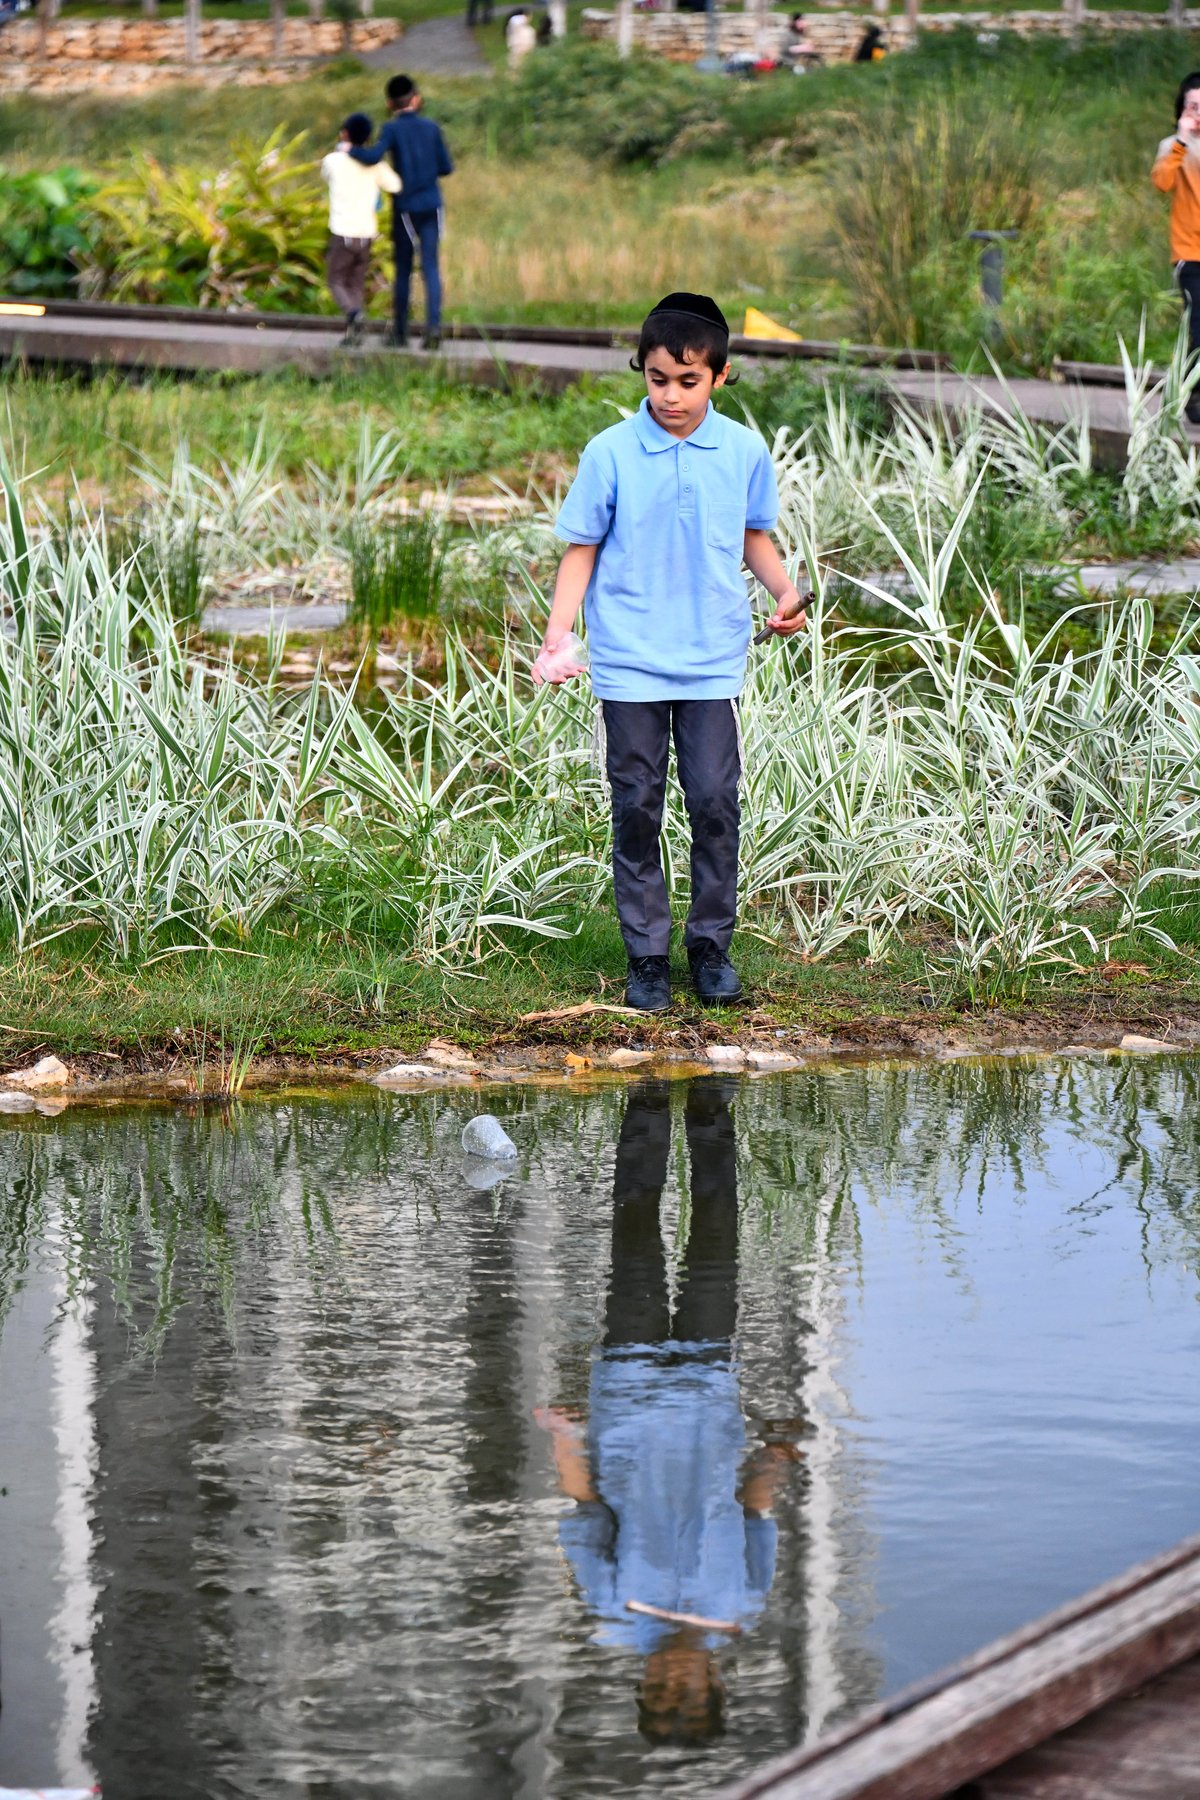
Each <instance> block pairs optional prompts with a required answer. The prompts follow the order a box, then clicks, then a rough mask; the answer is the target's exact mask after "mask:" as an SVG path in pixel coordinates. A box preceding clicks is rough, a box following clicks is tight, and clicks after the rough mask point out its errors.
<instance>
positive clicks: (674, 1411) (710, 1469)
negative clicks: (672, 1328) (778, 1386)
mask: <svg viewBox="0 0 1200 1800" xmlns="http://www.w3.org/2000/svg"><path fill="white" fill-rule="evenodd" d="M688 1348H689V1349H692V1350H694V1349H695V1348H696V1347H695V1346H688ZM681 1349H682V1347H681V1346H680V1345H678V1344H667V1345H663V1346H661V1347H660V1348H658V1349H652V1348H650V1347H649V1346H647V1345H640V1344H639V1345H636V1346H633V1347H632V1348H631V1349H627V1350H621V1351H615V1352H614V1351H611V1350H609V1351H606V1352H605V1353H604V1355H603V1356H601V1357H600V1359H599V1360H598V1361H597V1362H596V1363H595V1365H594V1366H593V1369H592V1383H591V1418H590V1422H589V1433H588V1437H589V1448H590V1451H591V1467H592V1477H593V1481H594V1484H595V1487H596V1492H597V1493H598V1495H599V1496H600V1498H599V1501H598V1502H592V1503H591V1504H588V1505H584V1506H578V1507H576V1509H575V1511H574V1512H573V1513H570V1514H568V1515H567V1517H566V1518H565V1519H564V1520H563V1521H562V1525H561V1527H560V1537H561V1541H562V1545H563V1549H564V1550H565V1551H566V1553H567V1556H568V1557H569V1558H570V1561H571V1564H572V1566H573V1568H574V1571H575V1576H576V1579H577V1581H578V1582H579V1586H580V1589H581V1590H582V1593H583V1598H584V1601H585V1603H586V1604H587V1606H588V1607H589V1608H590V1609H591V1610H592V1611H593V1612H594V1613H596V1614H597V1615H598V1617H599V1620H600V1628H599V1630H598V1632H597V1634H596V1635H597V1638H598V1640H599V1641H600V1642H601V1643H604V1644H620V1645H624V1646H626V1647H627V1648H629V1649H634V1650H638V1651H640V1652H641V1653H642V1654H643V1655H646V1654H648V1653H649V1652H650V1651H651V1650H653V1649H654V1648H655V1647H656V1646H657V1645H658V1644H660V1643H661V1642H662V1640H663V1639H664V1638H666V1637H669V1636H671V1634H672V1633H673V1632H674V1631H675V1630H676V1629H677V1627H676V1626H673V1625H670V1624H668V1623H666V1622H665V1621H664V1620H661V1619H651V1618H647V1617H645V1616H644V1615H643V1614H639V1613H631V1612H627V1611H626V1609H625V1602H626V1601H627V1600H643V1601H645V1602H647V1603H648V1604H649V1605H651V1606H661V1607H665V1608H666V1609H667V1611H669V1612H690V1613H700V1614H701V1615H702V1616H703V1617H705V1618H708V1619H729V1620H732V1621H734V1622H736V1623H737V1624H739V1625H748V1624H750V1623H752V1622H753V1621H754V1620H755V1619H756V1618H757V1617H758V1615H759V1613H760V1612H761V1611H762V1608H763V1605H764V1603H765V1601H766V1597H767V1594H768V1592H769V1591H770V1586H771V1580H772V1577H773V1575H774V1573H775V1540H776V1530H775V1521H774V1520H773V1519H770V1518H758V1517H755V1516H753V1515H749V1514H747V1513H746V1512H745V1511H744V1509H743V1508H742V1506H741V1505H740V1503H739V1501H738V1500H737V1498H736V1491H737V1485H738V1476H739V1473H740V1468H741V1462H742V1458H743V1456H744V1454H745V1449H746V1428H745V1424H744V1421H743V1419H742V1409H741V1403H740V1401H739V1399H738V1384H737V1374H736V1372H735V1371H734V1369H733V1368H732V1367H731V1366H730V1364H729V1363H728V1362H701V1361H698V1360H682V1359H681ZM683 1354H684V1355H686V1351H684V1352H683ZM724 1641H726V1640H725V1639H724V1638H723V1637H722V1635H721V1634H719V1633H715V1634H712V1635H711V1637H710V1639H709V1642H710V1643H712V1644H716V1643H718V1642H724Z"/></svg>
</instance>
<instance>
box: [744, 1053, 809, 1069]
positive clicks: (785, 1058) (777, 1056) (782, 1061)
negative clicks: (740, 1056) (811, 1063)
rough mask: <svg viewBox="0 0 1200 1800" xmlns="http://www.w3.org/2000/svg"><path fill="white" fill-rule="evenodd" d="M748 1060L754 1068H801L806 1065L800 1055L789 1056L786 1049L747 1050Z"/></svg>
mask: <svg viewBox="0 0 1200 1800" xmlns="http://www.w3.org/2000/svg"><path fill="white" fill-rule="evenodd" d="M746 1061H747V1062H748V1063H749V1064H750V1067H751V1068H752V1069H801V1068H803V1067H804V1064H803V1062H802V1061H801V1059H800V1058H799V1057H798V1056H789V1054H788V1052H787V1051H786V1050H747V1052H746Z"/></svg>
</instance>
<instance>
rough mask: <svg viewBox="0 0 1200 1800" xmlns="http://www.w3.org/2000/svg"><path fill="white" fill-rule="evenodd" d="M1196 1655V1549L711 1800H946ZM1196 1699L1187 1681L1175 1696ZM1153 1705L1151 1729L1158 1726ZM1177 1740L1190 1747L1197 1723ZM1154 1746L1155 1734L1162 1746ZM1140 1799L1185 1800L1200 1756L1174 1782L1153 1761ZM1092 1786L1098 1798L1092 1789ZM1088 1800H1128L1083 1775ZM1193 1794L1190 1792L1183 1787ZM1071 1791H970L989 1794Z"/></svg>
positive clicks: (1141, 1569)
mask: <svg viewBox="0 0 1200 1800" xmlns="http://www.w3.org/2000/svg"><path fill="white" fill-rule="evenodd" d="M1197 1655H1200V1536H1198V1537H1194V1538H1189V1539H1188V1540H1187V1541H1186V1542H1185V1543H1182V1544H1180V1545H1178V1546H1177V1547H1176V1548H1175V1549H1174V1550H1171V1551H1168V1552H1167V1553H1166V1554H1165V1555H1163V1556H1158V1557H1155V1558H1153V1559H1152V1560H1151V1561H1149V1562H1145V1563H1140V1564H1138V1566H1137V1567H1136V1568H1133V1569H1130V1570H1128V1571H1127V1572H1126V1573H1125V1574H1124V1575H1122V1576H1119V1577H1118V1578H1117V1579H1116V1580H1115V1581H1111V1582H1108V1583H1106V1584H1105V1585H1104V1586H1103V1587H1099V1588H1095V1589H1093V1590H1092V1592H1091V1593H1089V1594H1085V1595H1084V1596H1083V1598H1082V1599H1080V1600H1076V1601H1073V1602H1071V1604H1069V1605H1067V1606H1063V1607H1060V1608H1059V1609H1058V1611H1057V1612H1053V1613H1049V1614H1048V1615H1047V1616H1046V1617H1045V1618H1043V1619H1039V1620H1038V1621H1036V1623H1034V1624H1032V1625H1028V1626H1026V1627H1024V1628H1023V1629H1022V1630H1020V1631H1016V1632H1013V1633H1012V1634H1011V1635H1010V1636H1008V1637H1005V1638H1001V1639H999V1640H998V1641H997V1642H996V1643H994V1644H991V1645H989V1646H988V1647H987V1648H986V1649H983V1650H981V1651H979V1652H978V1653H977V1654H976V1655H974V1656H971V1657H968V1658H967V1659H966V1660H965V1661H963V1662H960V1663H957V1664H955V1665H954V1666H953V1667H952V1668H949V1669H947V1670H945V1671H943V1672H942V1673H941V1674H939V1675H937V1676H935V1677H933V1678H932V1679H931V1680H929V1681H927V1682H923V1683H921V1684H919V1685H918V1686H916V1687H914V1688H910V1689H907V1690H906V1691H905V1692H903V1693H900V1694H898V1695H896V1696H895V1698H894V1699H892V1700H890V1701H887V1702H885V1703H884V1704H883V1705H881V1706H878V1707H875V1708H873V1709H872V1710H871V1711H870V1712H867V1713H865V1714H863V1716H862V1717H861V1718H858V1719H856V1720H854V1721H853V1722H852V1723H851V1724H849V1725H847V1726H845V1727H844V1728H843V1729H842V1730H840V1731H837V1732H834V1733H831V1734H830V1735H829V1736H828V1737H826V1738H824V1739H822V1740H821V1742H819V1743H816V1744H812V1745H809V1746H808V1747H807V1748H805V1749H802V1750H796V1751H794V1752H792V1753H790V1754H789V1755H786V1756H783V1757H780V1758H778V1759H777V1760H776V1761H775V1762H773V1763H770V1764H768V1765H767V1766H766V1767H764V1768H763V1769H762V1770H760V1771H759V1772H758V1773H757V1774H755V1775H752V1776H750V1777H749V1779H747V1780H745V1781H742V1782H740V1783H738V1784H736V1785H735V1786H733V1787H729V1788H726V1789H724V1790H722V1792H721V1793H720V1794H719V1795H716V1796H713V1800H946V1797H948V1796H951V1795H953V1794H955V1792H956V1790H958V1789H959V1788H961V1787H962V1786H963V1785H964V1784H966V1783H971V1782H976V1781H978V1780H979V1779H980V1778H981V1777H985V1776H986V1775H987V1773H988V1771H990V1770H995V1769H997V1768H998V1767H999V1766H1000V1765H1002V1764H1006V1763H1008V1762H1009V1760H1010V1759H1011V1758H1013V1757H1016V1756H1018V1755H1019V1753H1020V1752H1022V1751H1027V1750H1030V1749H1031V1748H1032V1747H1033V1746H1035V1745H1041V1744H1044V1743H1046V1741H1047V1740H1048V1739H1052V1738H1054V1737H1055V1735H1056V1734H1058V1733H1060V1732H1063V1731H1065V1730H1066V1729H1067V1728H1068V1727H1070V1726H1074V1725H1075V1724H1076V1723H1077V1721H1079V1720H1082V1719H1086V1718H1088V1717H1089V1716H1091V1715H1095V1714H1097V1713H1099V1712H1100V1711H1101V1709H1103V1708H1105V1707H1106V1706H1108V1705H1109V1703H1110V1702H1112V1701H1114V1700H1116V1699H1118V1698H1119V1697H1120V1696H1122V1695H1127V1694H1130V1693H1132V1692H1133V1691H1134V1690H1135V1689H1138V1688H1141V1687H1142V1686H1143V1685H1144V1684H1145V1683H1147V1682H1150V1681H1153V1680H1154V1678H1155V1677H1157V1676H1161V1675H1163V1674H1164V1673H1165V1671H1167V1670H1171V1669H1175V1668H1177V1667H1178V1665H1180V1664H1182V1663H1184V1662H1186V1661H1187V1660H1188V1659H1189V1658H1191V1657H1194V1656H1197ZM1167 1691H1168V1692H1170V1691H1177V1692H1178V1693H1180V1694H1189V1695H1192V1696H1194V1695H1195V1693H1196V1691H1197V1689H1196V1684H1195V1683H1194V1682H1192V1683H1190V1684H1188V1683H1185V1684H1184V1685H1183V1686H1182V1687H1177V1689H1176V1690H1167ZM1161 1710H1162V1709H1161V1703H1160V1704H1159V1706H1158V1708H1157V1713H1156V1716H1157V1717H1158V1718H1159V1719H1161ZM1187 1724H1188V1726H1189V1727H1190V1728H1191V1729H1190V1730H1189V1731H1188V1732H1187V1733H1186V1734H1185V1736H1186V1738H1187V1739H1188V1740H1190V1741H1191V1743H1192V1744H1193V1745H1195V1744H1198V1743H1200V1718H1195V1715H1193V1719H1192V1720H1188V1721H1187ZM1160 1736H1161V1733H1160ZM1159 1768H1160V1773H1161V1776H1162V1781H1161V1783H1160V1785H1159V1786H1151V1785H1147V1784H1145V1783H1143V1784H1142V1785H1140V1786H1139V1787H1138V1788H1137V1789H1136V1791H1137V1792H1138V1793H1139V1794H1141V1795H1143V1796H1145V1797H1146V1800H1159V1797H1160V1796H1161V1797H1162V1800H1168V1797H1169V1800H1194V1797H1195V1796H1197V1795H1200V1756H1195V1757H1194V1759H1192V1760H1191V1766H1190V1767H1189V1768H1185V1767H1183V1766H1180V1767H1178V1768H1177V1769H1172V1768H1171V1767H1170V1765H1169V1763H1165V1764H1164V1763H1163V1761H1162V1758H1161V1756H1160V1757H1159ZM1098 1781H1099V1782H1100V1783H1101V1785H1097V1782H1098ZM1088 1782H1089V1785H1088V1787H1087V1788H1085V1789H1079V1790H1070V1791H1071V1792H1074V1791H1079V1792H1081V1793H1086V1795H1087V1800H1107V1796H1108V1794H1109V1793H1111V1794H1113V1795H1116V1794H1118V1793H1119V1794H1121V1795H1122V1796H1124V1795H1125V1794H1127V1793H1130V1792H1132V1791H1134V1790H1131V1789H1130V1788H1129V1787H1128V1786H1126V1787H1122V1788H1119V1789H1118V1788H1115V1787H1114V1788H1111V1789H1106V1787H1105V1786H1104V1785H1103V1784H1102V1783H1103V1777H1102V1776H1100V1775H1098V1773H1097V1771H1096V1769H1095V1768H1094V1767H1093V1770H1092V1773H1091V1774H1090V1776H1089V1777H1088ZM1189 1782H1190V1783H1191V1785H1189ZM1002 1791H1003V1792H1004V1793H1005V1794H1024V1793H1028V1794H1029V1795H1030V1797H1031V1800H1032V1796H1033V1795H1034V1794H1045V1793H1050V1792H1055V1793H1061V1794H1063V1795H1064V1796H1065V1795H1066V1793H1067V1792H1068V1789H1067V1788H1065V1787H1063V1786H1062V1785H1061V1783H1060V1784H1059V1786H1058V1788H1047V1787H1045V1786H1038V1785H1035V1786H1028V1785H1027V1786H1026V1787H1025V1788H1021V1787H1019V1786H1018V1787H1016V1788H1014V1787H1012V1786H1011V1785H1009V1786H1006V1787H1004V1788H1003V1789H1000V1788H994V1789H989V1788H988V1787H987V1786H986V1785H985V1786H983V1787H982V1788H980V1789H979V1790H978V1792H979V1794H980V1795H981V1796H985V1797H986V1796H987V1795H988V1793H989V1792H993V1793H995V1794H996V1795H997V1800H999V1795H1000V1793H1001V1792H1002Z"/></svg>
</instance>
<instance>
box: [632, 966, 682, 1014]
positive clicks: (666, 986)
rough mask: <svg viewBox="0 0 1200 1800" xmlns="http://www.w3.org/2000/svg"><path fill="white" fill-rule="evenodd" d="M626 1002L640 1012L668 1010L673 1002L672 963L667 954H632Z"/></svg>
mask: <svg viewBox="0 0 1200 1800" xmlns="http://www.w3.org/2000/svg"><path fill="white" fill-rule="evenodd" d="M625 1004H626V1006H633V1007H636V1008H637V1010H638V1012H666V1010H667V1008H668V1006H670V1004H671V965H670V963H669V962H668V961H667V958H666V957H665V956H631V957H630V959H629V976H628V979H627V980H626V983H625Z"/></svg>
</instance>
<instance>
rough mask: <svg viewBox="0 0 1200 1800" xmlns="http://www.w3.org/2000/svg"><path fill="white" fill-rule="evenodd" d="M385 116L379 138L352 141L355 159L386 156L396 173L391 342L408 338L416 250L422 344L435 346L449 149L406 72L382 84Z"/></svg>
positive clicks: (370, 164)
mask: <svg viewBox="0 0 1200 1800" xmlns="http://www.w3.org/2000/svg"><path fill="white" fill-rule="evenodd" d="M387 104H388V111H389V113H390V114H391V117H390V118H389V119H388V121H387V123H386V124H385V125H384V128H383V130H382V131H381V132H380V134H379V141H378V142H377V143H376V144H375V145H374V146H373V147H372V148H371V149H365V148H362V147H360V146H358V145H353V146H352V147H351V150H350V155H351V156H352V157H353V158H354V160H355V162H360V163H363V164H364V165H365V166H366V167H367V168H374V166H375V164H376V163H380V162H382V161H383V159H384V157H385V156H390V157H391V159H392V165H393V167H394V168H395V171H396V173H397V175H398V176H399V177H400V182H401V192H400V194H399V195H398V196H397V198H396V199H395V200H394V201H393V202H392V244H393V248H394V250H395V255H396V292H395V301H394V313H393V322H392V335H391V338H390V340H389V342H390V343H392V344H393V345H396V346H398V347H399V348H403V347H404V346H405V345H406V344H407V343H408V307H409V294H410V291H411V288H412V271H413V259H414V257H415V256H416V254H417V252H418V251H420V256H421V276H422V279H423V280H424V283H425V340H424V341H425V348H426V350H436V349H437V348H438V346H439V345H440V344H441V341H442V276H441V270H440V268H439V267H438V245H439V243H440V241H441V235H442V190H441V188H440V187H439V185H438V183H439V181H440V179H441V177H442V176H443V175H450V174H453V172H454V164H453V163H452V162H451V160H450V152H449V151H448V150H447V148H446V140H445V138H444V137H443V136H442V133H441V130H440V128H439V127H438V126H437V125H435V124H434V122H433V120H432V119H425V118H422V116H421V94H420V90H419V89H418V87H417V84H416V82H415V81H413V80H412V78H411V76H408V75H393V76H392V79H391V80H390V81H389V82H388V84H387Z"/></svg>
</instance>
